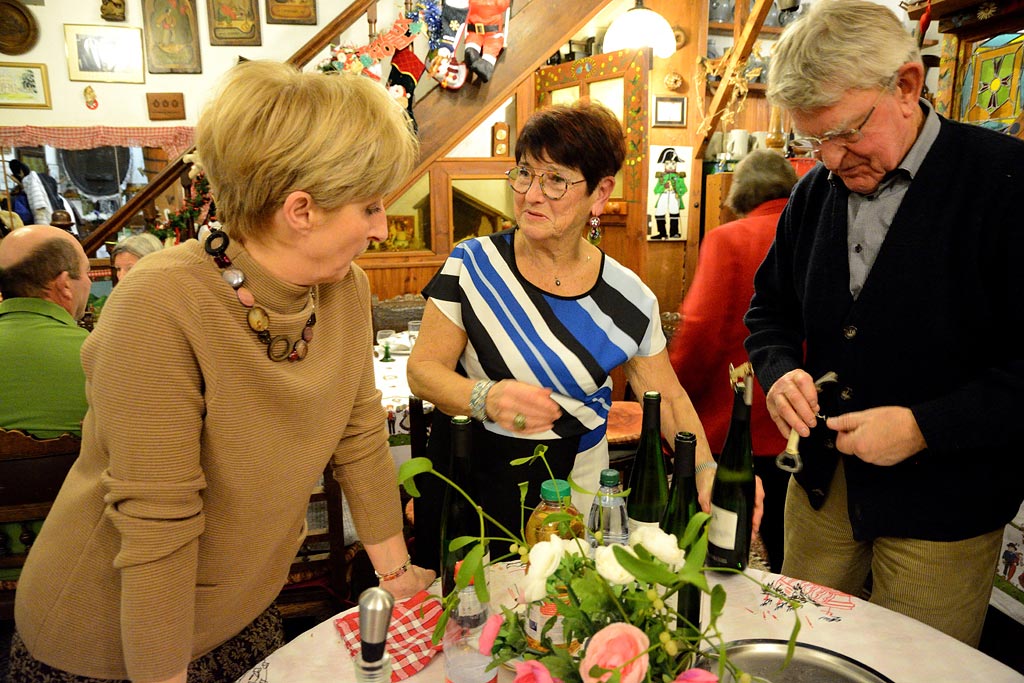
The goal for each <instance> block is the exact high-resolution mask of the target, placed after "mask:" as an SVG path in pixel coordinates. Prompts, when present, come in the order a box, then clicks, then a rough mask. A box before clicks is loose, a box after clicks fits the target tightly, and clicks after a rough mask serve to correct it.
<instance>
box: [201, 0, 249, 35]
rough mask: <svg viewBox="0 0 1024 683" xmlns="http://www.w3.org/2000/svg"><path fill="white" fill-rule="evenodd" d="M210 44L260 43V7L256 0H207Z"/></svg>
mask: <svg viewBox="0 0 1024 683" xmlns="http://www.w3.org/2000/svg"><path fill="white" fill-rule="evenodd" d="M206 14H207V18H208V19H209V24H208V25H209V27H210V45H262V44H263V38H262V36H261V34H260V7H259V5H258V4H257V0H234V2H230V3H227V2H214V0H207V3H206Z"/></svg>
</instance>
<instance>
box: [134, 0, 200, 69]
mask: <svg viewBox="0 0 1024 683" xmlns="http://www.w3.org/2000/svg"><path fill="white" fill-rule="evenodd" d="M142 25H143V26H144V27H145V32H146V57H147V61H148V64H147V67H148V69H149V73H151V74H200V73H202V72H203V63H202V57H201V55H200V51H199V20H198V18H197V17H196V0H142Z"/></svg>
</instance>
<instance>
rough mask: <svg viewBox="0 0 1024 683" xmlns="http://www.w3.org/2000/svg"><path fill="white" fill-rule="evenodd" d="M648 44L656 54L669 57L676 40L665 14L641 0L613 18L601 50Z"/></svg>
mask: <svg viewBox="0 0 1024 683" xmlns="http://www.w3.org/2000/svg"><path fill="white" fill-rule="evenodd" d="M645 47H649V48H652V49H653V50H654V56H655V57H662V58H664V57H671V56H672V54H673V53H674V52H675V51H676V39H675V35H674V33H673V32H672V27H671V26H670V25H669V23H668V21H666V20H665V17H663V16H661V15H660V14H658V13H657V12H654V11H652V10H649V9H647V8H646V7H644V0H636V5H635V6H634V7H631V8H629V10H627V11H625V12H623V13H622V14H620V15H619V16H617V17H615V20H614V21H612V23H611V26H609V27H608V31H607V32H606V33H605V34H604V44H603V46H602V52H614V51H616V50H626V49H634V50H635V49H638V48H645Z"/></svg>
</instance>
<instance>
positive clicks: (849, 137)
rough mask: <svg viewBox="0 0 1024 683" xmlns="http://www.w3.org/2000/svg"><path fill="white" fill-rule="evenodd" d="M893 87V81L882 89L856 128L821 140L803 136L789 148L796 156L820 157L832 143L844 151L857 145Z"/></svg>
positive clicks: (824, 136)
mask: <svg viewBox="0 0 1024 683" xmlns="http://www.w3.org/2000/svg"><path fill="white" fill-rule="evenodd" d="M894 80H895V79H894ZM891 86H892V81H890V82H889V83H888V84H887V85H886V86H885V87H883V88H882V91H881V92H880V93H878V97H876V98H875V102H874V104H872V105H871V109H868V113H867V114H866V115H865V116H864V118H863V119H862V120H861V122H860V124H859V125H857V126H856V127H854V128H849V129H847V130H842V131H839V132H838V133H826V134H825V135H822V136H821V137H820V138H816V137H814V136H813V135H801V136H800V137H798V138H796V139H795V140H793V141H791V142H790V143H789V148H790V149H791V150H793V152H794V153H796V154H813V155H814V156H820V155H821V148H822V147H823V146H824V145H825V144H827V143H830V142H831V143H834V144H837V145H840V146H842V147H843V148H844V149H845V148H847V147H849V146H850V145H855V144H857V143H858V142H860V141H861V139H862V138H863V137H864V127H865V126H866V125H868V121H870V120H871V115H872V114H874V113H875V109H876V108H877V107H878V103H879V102H881V101H882V97H883V96H884V95H885V94H886V93H887V92H889V88H890V87H891Z"/></svg>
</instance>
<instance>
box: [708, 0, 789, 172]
mask: <svg viewBox="0 0 1024 683" xmlns="http://www.w3.org/2000/svg"><path fill="white" fill-rule="evenodd" d="M771 7H772V0H756V2H755V3H754V8H753V9H752V10H751V11H750V17H749V18H748V19H747V23H746V24H744V26H743V31H742V32H741V33H740V37H739V39H737V41H736V44H735V45H733V48H732V51H731V52H730V53H729V58H728V61H727V62H726V65H725V72H724V73H723V74H722V82H721V83H720V84H719V86H718V89H717V90H715V93H714V95H712V97H711V104H710V105H709V107H708V111H709V112H710V114H711V118H710V119H707V120H706V121H707V124H706V125H704V126H703V127H702V130H703V132H702V133H701V134H700V135H699V137H698V141H697V146H696V148H695V149H694V150H693V158H694V159H703V158H704V151H705V150H706V149H707V146H708V138H709V137H710V136H711V134H712V133H713V132H714V131H715V128H717V127H718V122H719V120H720V119H721V118H722V113H723V111H724V109H723V106H724V104H725V103H727V102H728V101H729V99H730V98H731V97H732V91H733V88H734V87H735V84H736V74H737V72H738V71H739V69H740V68H742V67H743V65H744V64H745V63H746V61H747V57H749V56H750V51H751V50H752V49H753V48H754V43H755V42H757V38H758V35H759V34H760V33H761V24H763V23H764V18H765V17H766V16H768V10H770V9H771ZM701 96H702V97H703V93H702V94H701Z"/></svg>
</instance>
